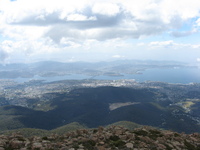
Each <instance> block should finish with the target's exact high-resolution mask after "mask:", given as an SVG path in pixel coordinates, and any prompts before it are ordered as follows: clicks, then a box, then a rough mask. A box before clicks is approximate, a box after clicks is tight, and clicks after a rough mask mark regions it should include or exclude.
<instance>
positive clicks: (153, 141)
mask: <svg viewBox="0 0 200 150" xmlns="http://www.w3.org/2000/svg"><path fill="white" fill-rule="evenodd" d="M8 149H9V150H12V149H20V150H27V149H30V150H115V149H116V150H140V149H143V150H165V149H166V150H173V149H176V150H199V149H200V134H198V133H194V134H190V135H188V134H184V133H181V134H180V133H176V132H172V131H166V130H158V129H155V128H151V127H142V128H137V129H135V130H133V131H130V130H128V129H126V128H123V127H120V126H110V127H108V128H104V127H99V128H98V129H90V130H86V129H80V130H76V131H73V132H68V133H66V134H63V135H57V134H52V135H51V136H48V137H37V136H33V137H29V138H25V137H23V136H22V135H20V133H14V134H12V135H10V136H7V135H1V136H0V150H8Z"/></svg>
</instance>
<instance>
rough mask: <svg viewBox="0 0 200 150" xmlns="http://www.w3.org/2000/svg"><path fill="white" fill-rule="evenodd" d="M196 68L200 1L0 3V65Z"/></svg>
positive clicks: (22, 0)
mask: <svg viewBox="0 0 200 150" xmlns="http://www.w3.org/2000/svg"><path fill="white" fill-rule="evenodd" d="M121 59H137V60H167V61H183V62H189V63H200V0H0V63H3V64H7V63H22V62H23V63H31V62H37V61H49V60H50V61H61V62H75V61H89V62H96V61H112V60H121Z"/></svg>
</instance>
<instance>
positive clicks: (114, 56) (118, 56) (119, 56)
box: [112, 55, 125, 58]
mask: <svg viewBox="0 0 200 150" xmlns="http://www.w3.org/2000/svg"><path fill="white" fill-rule="evenodd" d="M112 57H113V58H124V57H125V56H121V55H113V56H112Z"/></svg>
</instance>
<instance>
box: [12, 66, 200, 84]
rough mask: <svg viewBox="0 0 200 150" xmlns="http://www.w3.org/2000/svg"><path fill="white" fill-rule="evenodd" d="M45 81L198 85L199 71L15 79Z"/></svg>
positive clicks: (20, 79)
mask: <svg viewBox="0 0 200 150" xmlns="http://www.w3.org/2000/svg"><path fill="white" fill-rule="evenodd" d="M32 79H34V80H45V81H46V82H52V81H58V80H72V79H75V80H82V79H98V80H118V79H135V80H136V81H139V82H143V81H161V82H168V83H183V84H188V83H191V82H193V83H200V69H198V68H179V69H147V70H145V71H143V72H142V74H133V75H130V74H124V76H118V77H115V76H102V75H101V76H94V77H92V76H87V75H82V74H73V75H65V76H55V77H40V76H35V77H34V78H17V79H15V81H17V82H27V81H29V80H32Z"/></svg>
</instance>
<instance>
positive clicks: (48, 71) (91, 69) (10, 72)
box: [0, 60, 187, 79]
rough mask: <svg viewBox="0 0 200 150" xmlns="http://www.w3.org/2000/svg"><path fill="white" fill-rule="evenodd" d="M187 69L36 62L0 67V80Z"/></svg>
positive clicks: (169, 65) (144, 63)
mask: <svg viewBox="0 0 200 150" xmlns="http://www.w3.org/2000/svg"><path fill="white" fill-rule="evenodd" d="M174 67H187V64H185V63H182V62H170V61H141V60H119V61H113V62H96V63H89V62H71V63H62V62H54V61H45V62H37V63H30V64H22V63H21V64H6V65H0V78H10V79H13V78H18V77H21V78H31V77H33V76H35V75H38V76H41V77H49V76H62V75H67V74H84V75H90V76H97V75H111V76H117V75H121V73H125V74H137V73H138V72H139V71H142V70H145V69H148V68H174Z"/></svg>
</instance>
